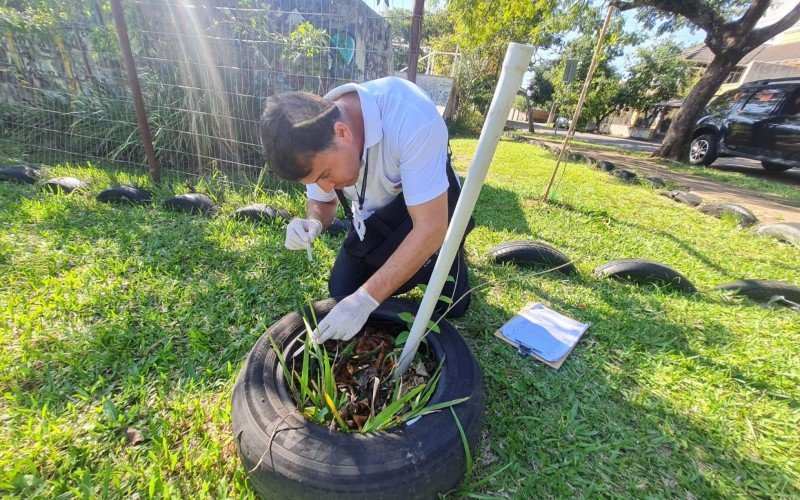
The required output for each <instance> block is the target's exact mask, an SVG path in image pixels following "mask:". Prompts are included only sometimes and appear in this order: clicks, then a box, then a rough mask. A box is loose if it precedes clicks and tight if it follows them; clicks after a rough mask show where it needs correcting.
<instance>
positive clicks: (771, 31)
mask: <svg viewBox="0 0 800 500" xmlns="http://www.w3.org/2000/svg"><path fill="white" fill-rule="evenodd" d="M797 21H800V3H798V4H797V5H795V6H794V8H793V9H792V10H790V11H789V13H788V14H786V15H785V16H783V18H782V19H781V20H780V21H777V22H775V23H773V24H770V25H769V26H764V27H763V28H760V29H757V30H755V31H753V32H752V33H751V34H750V40H751V43H752V45H753V46H754V47H757V46H759V45H761V44H762V43H764V42H766V41H767V40H769V39H770V38H772V37H774V36H775V35H777V34H779V33H783V32H784V31H786V30H787V29H789V28H790V27H792V26H793V25H794V24H795V23H796V22H797Z"/></svg>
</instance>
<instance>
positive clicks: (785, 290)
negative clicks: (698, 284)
mask: <svg viewBox="0 0 800 500" xmlns="http://www.w3.org/2000/svg"><path fill="white" fill-rule="evenodd" d="M714 290H723V291H731V292H734V293H735V294H737V295H744V296H745V297H748V298H750V299H753V300H755V301H757V302H768V301H769V300H770V299H771V298H772V297H774V296H775V295H782V296H783V297H784V298H786V299H787V300H790V301H792V302H794V303H796V304H800V287H798V286H795V285H792V284H791V283H786V282H784V281H772V280H736V281H732V282H730V283H723V284H721V285H718V286H716V287H714Z"/></svg>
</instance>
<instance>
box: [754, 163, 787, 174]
mask: <svg viewBox="0 0 800 500" xmlns="http://www.w3.org/2000/svg"><path fill="white" fill-rule="evenodd" d="M761 167H762V168H763V169H764V170H766V171H767V172H770V173H773V174H777V173H780V172H786V171H787V170H789V169H790V168H792V167H790V166H789V165H781V164H780V163H773V162H771V161H762V162H761Z"/></svg>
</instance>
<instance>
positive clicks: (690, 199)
mask: <svg viewBox="0 0 800 500" xmlns="http://www.w3.org/2000/svg"><path fill="white" fill-rule="evenodd" d="M669 193H670V194H668V195H667V196H669V197H670V198H672V199H673V200H675V201H677V202H678V203H683V204H685V205H689V206H692V207H696V206H698V205H700V204H701V203H703V199H702V198H700V197H699V196H697V195H696V194H692V193H687V192H686V191H669Z"/></svg>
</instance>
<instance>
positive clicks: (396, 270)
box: [364, 226, 447, 302]
mask: <svg viewBox="0 0 800 500" xmlns="http://www.w3.org/2000/svg"><path fill="white" fill-rule="evenodd" d="M446 230H447V226H445V227H444V230H443V231H437V230H431V229H429V228H425V229H422V228H414V229H412V230H411V232H410V233H408V236H406V238H405V239H404V240H403V242H402V243H401V244H400V246H399V247H397V250H395V252H394V253H393V254H392V256H391V257H389V260H387V261H386V263H385V264H384V265H383V266H381V268H380V269H378V270H377V271H376V272H375V274H373V275H372V277H371V278H370V279H368V280H367V282H366V283H364V289H365V290H366V291H367V292H369V294H370V295H371V296H372V298H374V299H375V300H376V301H378V302H383V301H384V300H386V299H387V298H389V297H391V295H392V294H393V293H394V292H395V290H397V289H398V288H400V287H401V286H402V285H403V284H404V283H405V282H406V281H408V280H409V278H411V277H412V276H414V274H416V272H417V271H419V268H420V267H422V264H424V263H425V261H426V260H428V259H429V258H430V256H431V255H433V254H434V253H435V252H436V251H437V250H438V249H439V248H440V247H441V246H442V242H443V241H444V234H445V231H446Z"/></svg>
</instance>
